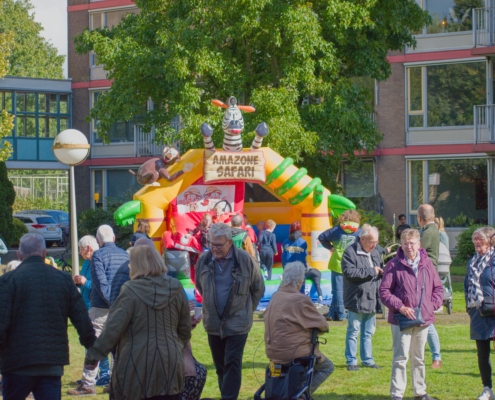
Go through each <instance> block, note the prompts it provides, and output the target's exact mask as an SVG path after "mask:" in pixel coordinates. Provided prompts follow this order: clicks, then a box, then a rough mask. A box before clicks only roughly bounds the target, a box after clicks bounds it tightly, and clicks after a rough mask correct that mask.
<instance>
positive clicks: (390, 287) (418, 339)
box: [379, 229, 443, 400]
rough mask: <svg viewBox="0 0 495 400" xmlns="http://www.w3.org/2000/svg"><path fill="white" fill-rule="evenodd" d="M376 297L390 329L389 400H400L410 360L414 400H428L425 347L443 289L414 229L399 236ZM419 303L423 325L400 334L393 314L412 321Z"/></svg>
mask: <svg viewBox="0 0 495 400" xmlns="http://www.w3.org/2000/svg"><path fill="white" fill-rule="evenodd" d="M422 292H423V296H421V293H422ZM379 293H380V298H381V300H382V303H383V305H384V306H385V307H387V308H388V309H389V314H388V322H389V323H390V324H391V327H392V340H393V361H392V381H391V383H390V395H391V396H392V399H393V400H402V398H403V397H404V392H405V390H406V382H407V378H406V373H407V372H406V367H407V360H408V358H409V357H410V358H411V375H412V387H413V393H414V399H415V400H431V399H432V398H431V397H430V396H428V394H426V382H425V377H426V369H425V345H426V341H427V337H428V326H429V325H430V324H433V323H434V322H435V315H434V313H433V312H434V311H435V310H436V309H438V308H439V307H440V306H441V305H442V303H443V285H442V281H441V280H440V277H439V276H438V273H437V270H436V269H435V266H434V265H433V262H432V261H431V260H430V259H429V258H428V255H427V254H426V251H425V250H424V249H422V248H421V242H420V235H419V232H418V231H417V230H416V229H406V230H405V231H404V232H402V235H401V247H400V248H399V250H398V251H397V255H396V256H395V258H394V259H392V260H390V261H389V262H388V263H387V266H386V267H385V274H384V275H383V278H382V283H381V285H380V291H379ZM420 299H422V301H421V314H422V317H423V320H424V323H423V324H421V325H417V326H414V327H411V328H409V329H404V330H402V331H401V330H400V328H399V325H398V323H397V321H396V319H395V318H394V314H395V313H400V314H402V315H405V316H406V317H407V318H409V319H410V320H414V319H415V312H414V307H419V303H420Z"/></svg>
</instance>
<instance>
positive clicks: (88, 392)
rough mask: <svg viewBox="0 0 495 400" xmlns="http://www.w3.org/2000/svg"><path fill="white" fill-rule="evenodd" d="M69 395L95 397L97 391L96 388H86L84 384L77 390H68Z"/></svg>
mask: <svg viewBox="0 0 495 400" xmlns="http://www.w3.org/2000/svg"><path fill="white" fill-rule="evenodd" d="M67 394H68V395H71V396H94V395H95V394H96V390H95V388H94V386H84V385H83V384H82V383H81V384H80V385H79V386H78V387H76V388H75V389H71V390H67Z"/></svg>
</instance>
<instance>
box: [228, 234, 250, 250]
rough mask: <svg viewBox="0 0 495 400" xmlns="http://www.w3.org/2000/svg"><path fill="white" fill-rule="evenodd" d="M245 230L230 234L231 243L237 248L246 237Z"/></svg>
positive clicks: (240, 247) (239, 247)
mask: <svg viewBox="0 0 495 400" xmlns="http://www.w3.org/2000/svg"><path fill="white" fill-rule="evenodd" d="M246 235H247V232H241V233H238V234H237V235H235V236H232V243H233V244H234V246H235V247H237V248H238V249H242V243H244V239H245V238H246Z"/></svg>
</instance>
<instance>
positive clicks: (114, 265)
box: [67, 225, 129, 396]
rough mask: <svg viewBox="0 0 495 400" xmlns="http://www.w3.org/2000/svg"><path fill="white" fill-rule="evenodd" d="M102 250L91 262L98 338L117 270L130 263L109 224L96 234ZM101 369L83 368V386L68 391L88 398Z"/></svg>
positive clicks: (93, 303)
mask: <svg viewBox="0 0 495 400" xmlns="http://www.w3.org/2000/svg"><path fill="white" fill-rule="evenodd" d="M96 239H97V240H98V244H99V245H100V249H99V250H97V251H95V252H94V253H93V259H92V263H91V283H92V288H91V294H90V303H91V309H90V310H89V317H90V318H91V322H92V323H93V327H94V329H95V333H96V336H99V335H100V334H101V331H102V330H103V327H104V326H105V322H106V321H107V316H108V311H109V308H110V292H111V288H112V281H113V278H114V276H115V274H116V272H117V270H118V269H119V268H120V267H121V266H122V265H123V264H125V263H129V254H127V252H126V251H125V250H122V249H121V248H119V247H117V245H116V244H115V234H114V233H113V229H112V227H111V226H109V225H101V226H100V227H99V228H98V231H97V232H96ZM97 372H98V369H97V368H96V369H94V370H87V369H83V375H82V379H81V384H79V386H78V387H77V388H75V389H71V390H69V391H67V394H69V395H71V396H86V395H92V394H95V393H96V391H95V384H96V375H97Z"/></svg>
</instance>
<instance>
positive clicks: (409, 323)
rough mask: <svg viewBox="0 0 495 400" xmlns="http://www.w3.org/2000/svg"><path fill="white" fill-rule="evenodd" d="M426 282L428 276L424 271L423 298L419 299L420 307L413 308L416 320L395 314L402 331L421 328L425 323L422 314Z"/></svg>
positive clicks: (398, 313)
mask: <svg viewBox="0 0 495 400" xmlns="http://www.w3.org/2000/svg"><path fill="white" fill-rule="evenodd" d="M425 280H426V274H425V271H424V270H423V285H422V287H421V297H420V298H419V304H418V306H417V307H414V308H413V310H414V319H409V318H407V317H406V316H405V315H404V314H402V313H400V312H396V313H394V318H395V320H396V321H397V323H398V324H399V329H400V330H401V331H403V330H405V329H409V328H414V327H415V326H420V325H423V324H424V323H425V320H424V318H423V315H422V314H421V304H423V294H424V292H425Z"/></svg>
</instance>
